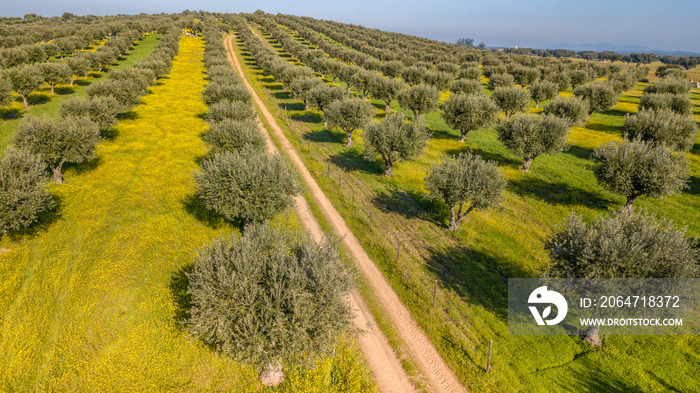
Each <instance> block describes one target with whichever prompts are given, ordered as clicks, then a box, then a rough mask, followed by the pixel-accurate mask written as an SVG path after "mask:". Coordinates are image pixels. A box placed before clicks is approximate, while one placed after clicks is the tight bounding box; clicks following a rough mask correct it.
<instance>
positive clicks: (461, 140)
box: [459, 131, 469, 142]
mask: <svg viewBox="0 0 700 393" xmlns="http://www.w3.org/2000/svg"><path fill="white" fill-rule="evenodd" d="M468 132H469V131H462V136H460V137H459V141H460V142H464V140H465V139H466V138H467V133H468Z"/></svg>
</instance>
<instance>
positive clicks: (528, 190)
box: [508, 176, 616, 210]
mask: <svg viewBox="0 0 700 393" xmlns="http://www.w3.org/2000/svg"><path fill="white" fill-rule="evenodd" d="M508 188H509V190H510V191H512V192H514V193H515V194H517V195H520V196H526V195H530V196H534V197H536V198H539V199H541V200H543V201H545V202H547V203H549V204H552V205H564V206H574V205H578V206H586V207H588V208H591V209H602V210H607V209H608V208H609V207H610V206H612V205H616V202H615V201H614V200H612V199H610V198H609V197H606V196H604V195H602V194H600V193H596V192H591V191H587V190H583V189H580V188H576V187H571V186H569V185H568V184H565V183H549V182H545V181H543V180H542V179H538V178H533V177H530V176H528V177H527V178H525V179H518V180H511V181H509V182H508Z"/></svg>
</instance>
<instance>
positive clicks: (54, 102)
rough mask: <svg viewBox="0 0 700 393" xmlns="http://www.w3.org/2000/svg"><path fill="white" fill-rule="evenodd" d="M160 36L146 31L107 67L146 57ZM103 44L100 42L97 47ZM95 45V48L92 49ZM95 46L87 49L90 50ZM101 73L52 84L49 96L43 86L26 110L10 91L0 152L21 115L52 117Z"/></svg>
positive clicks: (1, 115)
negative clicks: (11, 99)
mask: <svg viewBox="0 0 700 393" xmlns="http://www.w3.org/2000/svg"><path fill="white" fill-rule="evenodd" d="M160 37H162V34H148V35H146V36H145V37H144V38H142V39H141V40H139V41H137V42H136V44H135V45H134V47H133V49H131V50H130V51H129V52H128V53H126V54H125V55H123V56H122V57H120V58H119V59H118V60H117V62H116V63H115V65H113V66H111V67H110V68H111V69H119V68H124V67H129V66H131V65H133V64H134V63H136V62H138V61H141V60H143V59H144V58H146V56H148V54H150V53H151V51H153V48H154V47H155V46H156V45H157V44H158V40H159V39H160ZM102 43H103V41H100V43H99V44H97V45H96V47H97V46H99V45H101V44H102ZM96 47H95V48H96ZM95 48H93V49H91V50H94V49H95ZM104 75H105V74H104V73H103V74H97V73H90V76H89V77H88V78H87V79H79V80H77V81H75V84H74V85H73V86H70V85H58V86H56V93H57V94H56V95H54V96H52V95H51V94H50V92H51V89H50V88H48V87H46V88H44V89H42V90H41V91H38V92H36V93H32V94H30V95H29V97H28V99H29V104H30V108H29V110H25V109H24V105H22V98H21V97H20V96H19V95H17V94H16V93H13V94H14V96H15V101H14V102H13V103H12V105H10V106H9V107H6V108H0V153H2V152H4V151H5V148H7V145H8V144H9V143H10V142H11V141H12V138H13V137H14V135H15V130H16V129H17V125H18V124H19V121H20V119H21V118H22V116H24V115H25V114H32V115H35V116H41V115H47V116H55V115H56V114H58V108H59V107H60V106H61V103H62V102H63V101H65V100H67V99H70V98H72V97H83V96H85V87H87V86H89V85H90V83H92V82H94V81H96V80H98V79H99V78H101V77H102V76H104Z"/></svg>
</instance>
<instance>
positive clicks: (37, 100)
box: [27, 93, 51, 105]
mask: <svg viewBox="0 0 700 393" xmlns="http://www.w3.org/2000/svg"><path fill="white" fill-rule="evenodd" d="M49 101H51V96H49V95H48V94H46V93H32V94H30V95H28V96H27V102H28V103H29V105H41V104H45V103H47V102H49Z"/></svg>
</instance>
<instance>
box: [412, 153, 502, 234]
mask: <svg viewBox="0 0 700 393" xmlns="http://www.w3.org/2000/svg"><path fill="white" fill-rule="evenodd" d="M506 185H507V181H506V179H505V176H504V175H503V173H501V171H500V170H499V169H498V166H497V165H496V163H495V162H491V161H484V160H483V159H482V158H481V157H479V156H478V155H476V154H472V153H471V152H467V153H460V154H459V156H457V157H447V158H446V159H445V160H444V161H443V162H442V163H441V164H439V165H436V166H434V167H432V168H431V169H430V171H429V172H428V174H427V175H426V177H425V188H426V189H427V190H428V191H429V192H430V196H431V197H433V198H438V199H442V200H443V201H445V204H447V207H448V208H449V209H450V225H449V230H450V231H454V230H456V229H457V228H458V227H459V223H460V222H461V221H462V219H463V218H464V217H465V216H466V215H467V214H469V213H470V212H471V211H472V210H475V209H487V208H489V207H491V206H495V205H497V204H498V203H499V202H500V201H501V195H502V194H503V190H505V188H506ZM466 205H468V206H466Z"/></svg>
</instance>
